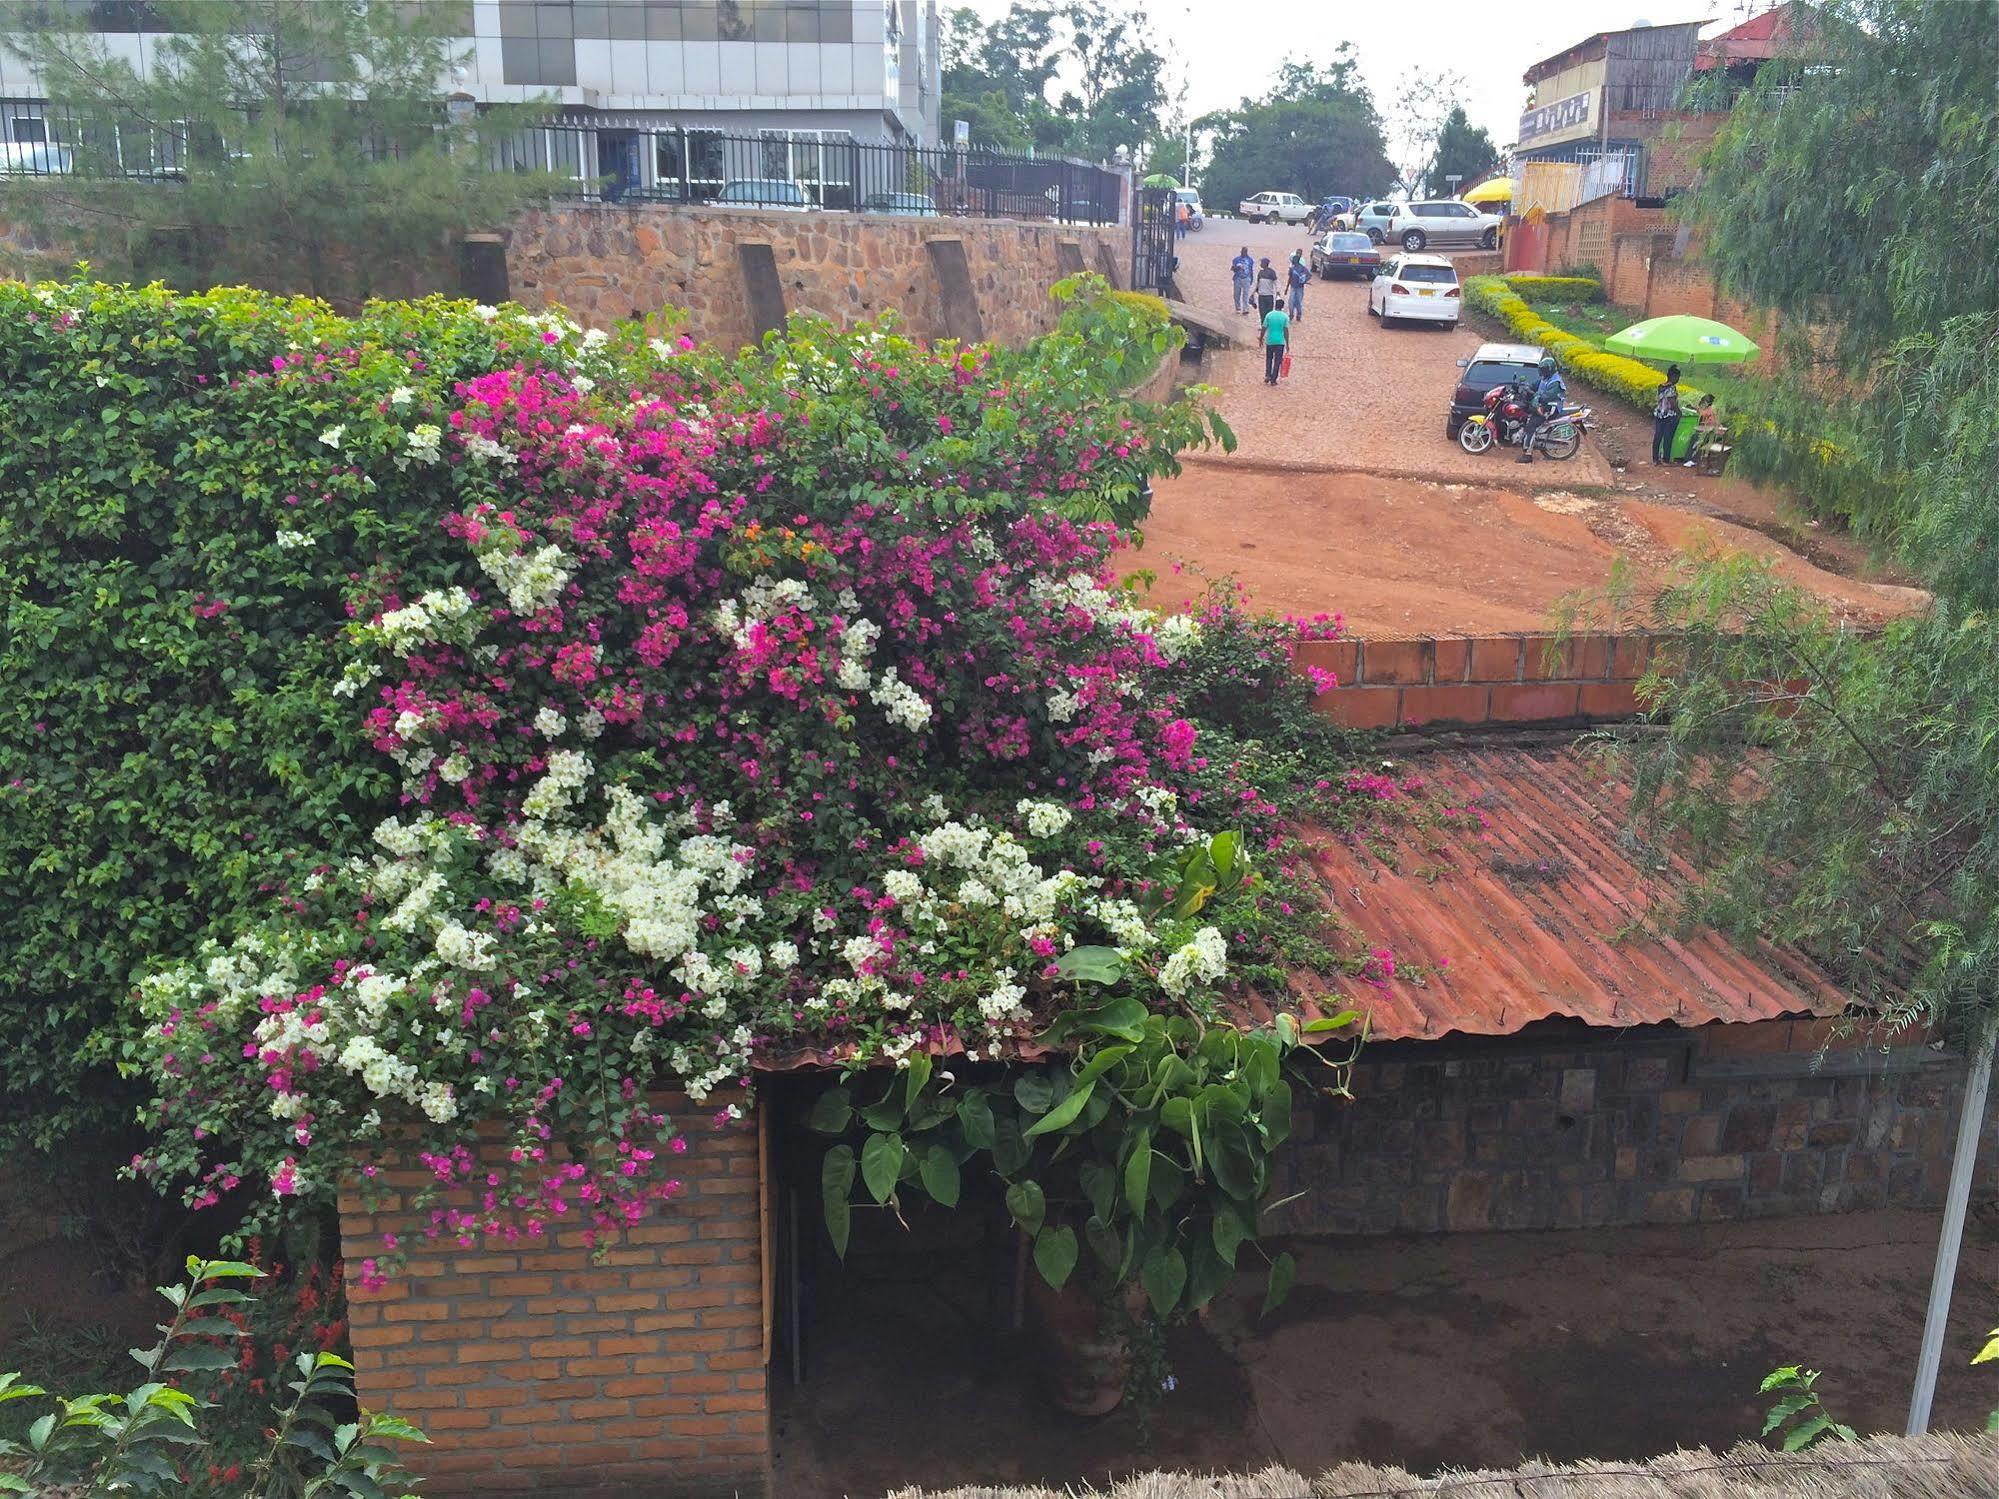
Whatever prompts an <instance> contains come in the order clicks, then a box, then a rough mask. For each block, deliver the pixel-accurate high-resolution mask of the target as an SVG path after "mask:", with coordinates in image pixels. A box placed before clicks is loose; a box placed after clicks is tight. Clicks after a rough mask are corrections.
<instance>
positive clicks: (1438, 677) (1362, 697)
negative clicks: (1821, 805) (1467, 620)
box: [1292, 632, 1661, 729]
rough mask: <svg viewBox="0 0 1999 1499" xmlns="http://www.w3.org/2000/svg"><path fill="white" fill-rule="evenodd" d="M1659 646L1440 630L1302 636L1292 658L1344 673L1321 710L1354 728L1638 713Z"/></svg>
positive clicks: (1616, 638) (1643, 638)
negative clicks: (1642, 682) (1383, 636)
mask: <svg viewBox="0 0 1999 1499" xmlns="http://www.w3.org/2000/svg"><path fill="white" fill-rule="evenodd" d="M1660 645H1661V640H1660V637H1658V636H1655V635H1649V634H1626V635H1576V636H1572V637H1571V638H1569V639H1568V640H1566V641H1564V640H1561V639H1559V638H1558V637H1557V636H1555V635H1552V634H1548V633H1535V632H1517V633H1512V634H1506V635H1438V636H1422V637H1419V638H1416V639H1411V640H1323V641H1301V642H1300V643H1299V644H1298V645H1297V646H1296V647H1294V649H1293V652H1292V659H1293V663H1294V665H1295V666H1296V667H1297V669H1298V670H1299V671H1301V672H1302V671H1304V670H1306V669H1307V668H1310V667H1318V668H1320V669H1321V670H1325V671H1330V672H1332V673H1333V675H1334V676H1335V678H1337V680H1338V682H1339V685H1338V686H1336V687H1332V688H1329V689H1328V690H1326V691H1324V692H1322V693H1320V694H1319V695H1318V696H1317V697H1316V698H1315V699H1314V702H1313V706H1314V707H1315V708H1316V709H1317V710H1318V711H1319V712H1321V713H1323V714H1325V715H1326V716H1327V717H1328V718H1330V719H1332V720H1333V721H1334V722H1335V723H1338V724H1341V725H1344V726H1345V727H1347V728H1352V729H1390V728H1415V727H1417V726H1419V725H1423V724H1439V723H1448V724H1467V725H1475V724H1526V723H1560V722H1581V721H1595V720H1603V719H1616V718H1630V717H1632V716H1633V715H1635V714H1636V713H1637V712H1638V695H1637V683H1638V679H1639V678H1640V677H1642V676H1643V675H1644V674H1645V669H1646V667H1647V665H1648V664H1649V663H1650V662H1651V661H1652V659H1653V657H1654V656H1655V655H1656V653H1657V652H1658V650H1659V648H1660Z"/></svg>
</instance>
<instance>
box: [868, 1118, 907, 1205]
mask: <svg viewBox="0 0 1999 1499" xmlns="http://www.w3.org/2000/svg"><path fill="white" fill-rule="evenodd" d="M905 1154H906V1151H905V1149H904V1147H903V1143H902V1136H901V1135H898V1134H886V1135H870V1136H868V1143H867V1144H865V1145H863V1146H862V1147H861V1180H862V1181H864V1182H866V1183H867V1188H868V1195H869V1196H871V1197H873V1198H874V1200H875V1201H876V1202H887V1201H888V1200H889V1198H890V1197H891V1196H892V1195H893V1194H894V1192H895V1184H896V1182H897V1181H898V1180H900V1179H901V1176H902V1162H903V1157H904V1155H905Z"/></svg>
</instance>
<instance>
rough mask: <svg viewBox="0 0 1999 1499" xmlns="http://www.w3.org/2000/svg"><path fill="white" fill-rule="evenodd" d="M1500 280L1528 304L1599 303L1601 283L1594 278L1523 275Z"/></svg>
mask: <svg viewBox="0 0 1999 1499" xmlns="http://www.w3.org/2000/svg"><path fill="white" fill-rule="evenodd" d="M1500 280H1502V281H1504V282H1505V283H1506V284H1507V285H1508V286H1510V287H1512V288H1513V289H1514V290H1515V291H1516V292H1518V293H1519V294H1520V295H1521V296H1522V297H1525V298H1526V299H1527V300H1528V301H1529V302H1601V301H1602V300H1603V283H1602V282H1601V281H1599V280H1597V279H1596V277H1594V276H1530V275H1527V274H1525V273H1524V272H1523V273H1520V274H1516V275H1512V276H1502V277H1500Z"/></svg>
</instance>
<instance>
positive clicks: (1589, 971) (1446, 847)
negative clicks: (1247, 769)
mask: <svg viewBox="0 0 1999 1499" xmlns="http://www.w3.org/2000/svg"><path fill="white" fill-rule="evenodd" d="M1407 765H1408V767H1409V769H1410V771H1411V772H1412V773H1418V774H1421V775H1422V776H1423V778H1424V779H1425V781H1426V783H1427V785H1426V792H1427V794H1428V795H1429V796H1430V797H1431V798H1432V799H1433V800H1435V799H1438V798H1441V799H1442V801H1443V804H1444V805H1452V804H1456V805H1463V806H1468V807H1471V808H1473V809H1475V810H1476V812H1477V813H1478V814H1479V816H1480V818H1481V819H1482V821H1483V826H1482V827H1478V828H1466V829H1461V830H1459V831H1456V832H1446V833H1444V834H1443V835H1441V836H1437V835H1425V834H1423V833H1422V832H1420V831H1418V830H1416V829H1415V828H1413V827H1412V828H1410V829H1408V830H1406V831H1402V832H1398V831H1396V830H1395V829H1394V828H1393V827H1390V828H1389V829H1388V830H1386V832H1385V833H1384V834H1381V835H1371V836H1370V838H1369V839H1368V840H1367V843H1366V844H1362V843H1358V842H1354V841H1350V840H1340V839H1334V838H1331V837H1326V838H1323V839H1320V840H1316V850H1315V853H1314V862H1315V864H1316V865H1317V867H1318V869H1319V872H1320V874H1321V875H1322V876H1323V877H1324V878H1325V881H1326V884H1327V887H1328V891H1329V899H1330V900H1331V902H1332V904H1333V906H1334V907H1335V908H1336V909H1337V910H1338V911H1339V912H1340V913H1341V914H1342V915H1343V916H1345V917H1346V918H1347V919H1348V921H1349V922H1350V924H1351V925H1352V927H1353V928H1354V929H1355V930H1356V931H1357V932H1358V933H1359V934H1360V936H1361V937H1362V939H1363V940H1365V941H1366V942H1367V943H1369V944H1370V945H1380V946H1383V947H1386V948H1388V949H1389V950H1390V952H1391V953H1393V955H1394V957H1395V960H1396V962H1397V964H1398V967H1399V968H1400V969H1403V970H1410V971H1409V972H1398V974H1397V976H1396V977H1394V978H1391V979H1388V980H1386V981H1385V982H1371V981H1367V980H1362V979H1347V980H1341V981H1340V982H1339V983H1338V985H1337V988H1338V990H1339V997H1340V999H1341V1000H1342V1001H1343V1007H1345V1006H1352V1007H1354V1008H1359V1009H1365V1010H1366V1011H1367V1012H1368V1013H1369V1015H1370V1017H1371V1030H1372V1034H1373V1035H1375V1036H1376V1037H1378V1038H1381V1039H1385V1040H1392V1039H1402V1038H1427V1037H1434V1036H1442V1035H1446V1034H1448V1033H1450V1032H1452V1031H1462V1032H1465V1033H1467V1034H1471V1035H1505V1034H1508V1033H1510V1032H1512V1031H1517V1030H1519V1029H1521V1028H1522V1027H1523V1026H1526V1025H1528V1024H1531V1023H1532V1022H1534V1021H1536V1020H1543V1019H1547V1018H1548V1017H1550V1016H1557V1015H1562V1016H1573V1017H1575V1018H1577V1019H1580V1020H1584V1021H1587V1022H1588V1023H1589V1024H1591V1025H1602V1026H1630V1025H1646V1024H1654V1023H1657V1022H1661V1021H1665V1022H1670V1023H1672V1024H1675V1025H1701V1024H1705V1023H1706V1022H1708V1021H1715V1020H1721V1021H1750V1020H1765V1019H1771V1018H1774V1017H1776V1016H1780V1015H1794V1014H1805V1013H1810V1014H1832V1013H1837V1012H1838V1011H1839V1010H1840V1009H1841V1008H1843V1007H1844V1005H1845V1003H1846V998H1845V996H1844V995H1843V994H1842V993H1841V991H1840V989H1839V988H1838V986H1837V985H1835V984H1834V983H1833V982H1832V981H1831V979H1829V978H1828V977H1827V976H1826V975H1825V974H1824V973H1823V972H1822V971H1821V970H1820V969H1819V968H1818V967H1816V966H1815V965H1814V964H1813V963H1812V962H1811V961H1810V960H1809V959H1807V958H1805V957H1804V956H1803V955H1802V954H1800V953H1797V952H1795V951H1792V950H1789V949H1784V948H1779V947H1773V946H1770V945H1767V944H1760V945H1758V946H1756V947H1754V948H1753V949H1748V950H1745V949H1743V948H1741V947H1738V946H1737V945H1736V944H1734V943H1733V942H1731V941H1730V940H1729V939H1728V938H1726V937H1724V936H1722V935H1721V934H1720V933H1718V932H1712V931H1703V932H1699V933H1692V934H1688V935H1685V936H1677V935H1674V934H1672V933H1671V932H1670V931H1660V930H1654V929H1652V928H1650V927H1648V926H1647V925H1646V918H1647V917H1648V916H1649V915H1652V914H1653V913H1655V912H1657V911H1659V910H1660V908H1661V906H1662V904H1663V903H1665V902H1666V901H1668V900H1669V899H1670V897H1671V896H1672V895H1673V894H1674V893H1676V892H1677V891H1678V890H1680V889H1682V888H1684V882H1685V880H1686V877H1687V875H1688V873H1689V871H1688V870H1687V869H1686V868H1685V866H1684V865H1682V864H1679V863H1677V861H1666V862H1665V863H1664V864H1652V865H1646V866H1641V864H1640V863H1639V860H1640V859H1641V858H1643V857H1645V856H1644V855H1642V854H1641V853H1640V852H1639V851H1638V850H1637V849H1636V848H1634V847H1632V846H1631V845H1630V843H1629V842H1628V840H1627V839H1626V838H1625V837H1624V836H1623V830H1624V827H1625V809H1626V808H1627V807H1628V805H1629V799H1630V788H1629V787H1628V786H1627V785H1624V784H1622V783H1621V782H1620V781H1618V780H1617V779H1616V778H1615V777H1614V776H1613V775H1610V774H1609V773H1608V772H1607V770H1606V767H1605V766H1604V765H1603V764H1602V762H1601V761H1600V759H1599V758H1598V757H1595V756H1586V755H1584V754H1582V753H1579V752H1577V751H1575V750H1571V749H1528V748H1518V747H1499V748H1490V749H1454V750H1450V751H1443V752H1437V753H1433V754H1429V755H1425V756H1422V757H1419V758H1417V759H1413V760H1410V761H1408V762H1407ZM1374 850H1379V852H1376V851H1374ZM1325 1003H1327V1001H1321V1005H1323V1004H1325ZM1258 1008H1261V1007H1260V1006H1259V1007H1258Z"/></svg>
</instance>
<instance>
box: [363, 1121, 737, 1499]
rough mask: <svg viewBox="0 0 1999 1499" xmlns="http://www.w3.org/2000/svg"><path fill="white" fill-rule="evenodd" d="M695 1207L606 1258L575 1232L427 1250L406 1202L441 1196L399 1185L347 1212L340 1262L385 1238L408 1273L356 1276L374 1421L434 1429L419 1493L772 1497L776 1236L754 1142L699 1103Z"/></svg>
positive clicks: (413, 1182)
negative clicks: (771, 1328) (370, 1281)
mask: <svg viewBox="0 0 1999 1499" xmlns="http://www.w3.org/2000/svg"><path fill="white" fill-rule="evenodd" d="M663 1103H664V1107H665V1108H666V1110H667V1112H669V1113H671V1114H672V1115H673V1116H674V1118H675V1120H676V1123H677V1124H678V1125H679V1126H680V1127H681V1128H682V1129H683V1130H684V1131H685V1133H686V1134H687V1136H688V1140H689V1146H690V1148H689V1150H688V1152H687V1154H686V1155H684V1156H682V1157H680V1158H679V1159H678V1162H677V1165H678V1166H679V1168H680V1169H679V1172H678V1174H679V1176H680V1178H681V1180H682V1181H683V1182H684V1183H685V1191H684V1193H683V1194H682V1195H681V1196H679V1197H676V1198H675V1199H674V1200H673V1201H672V1202H670V1203H668V1204H666V1205H665V1206H663V1207H662V1208H661V1209H660V1210H659V1211H658V1212H657V1214H656V1215H655V1216H654V1217H652V1218H651V1219H649V1220H648V1221H647V1222H645V1223H644V1224H641V1225H639V1226H638V1227H635V1228H632V1229H629V1230H627V1231H626V1233H625V1234H624V1236H623V1237H622V1238H621V1239H619V1240H618V1241H617V1242H615V1243H614V1244H613V1245H612V1246H611V1247H610V1248H609V1250H608V1251H607V1252H606V1253H605V1254H604V1255H603V1256H602V1259H601V1263H599V1262H597V1261H596V1260H595V1259H594V1258H593V1254H592V1251H591V1250H590V1249H588V1248H587V1247H585V1246H584V1244H583V1243H582V1233H581V1230H579V1229H564V1230H560V1231H557V1232H555V1233H552V1234H550V1235H549V1236H548V1238H547V1240H545V1241H543V1242H540V1243H537V1244H534V1245H514V1246H506V1245H494V1246H491V1247H488V1246H486V1245H478V1246H475V1247H473V1248H470V1249H466V1248H461V1247H460V1246H459V1245H458V1244H456V1243H455V1242H440V1241H426V1240H425V1239H424V1237H423V1234H424V1229H425V1228H426V1227H427V1226H428V1223H429V1216H428V1213H427V1212H418V1211H417V1210H415V1209H413V1208H412V1207H410V1205H409V1203H410V1199H411V1198H412V1197H413V1196H414V1195H415V1191H416V1189H417V1188H419V1187H421V1186H422V1185H423V1183H424V1182H425V1181H426V1179H427V1177H428V1173H427V1172H425V1171H424V1170H422V1169H421V1168H414V1169H394V1170H389V1171H386V1172H384V1173H383V1174H382V1175H381V1176H378V1177H377V1178H376V1184H377V1186H378V1187H379V1186H380V1185H381V1184H382V1183H384V1182H386V1187H387V1193H388V1200H387V1201H385V1202H383V1203H382V1204H381V1205H379V1206H378V1208H377V1209H376V1210H375V1211H373V1212H371V1211H369V1210H368V1209H367V1208H366V1207H365V1206H364V1205H363V1203H362V1200H361V1198H360V1196H359V1194H358V1192H356V1191H355V1190H353V1188H352V1187H351V1186H350V1187H349V1188H347V1189H344V1190H343V1191H342V1192H341V1195H340V1235H341V1241H342V1248H343V1252H344V1253H345V1254H346V1255H347V1257H348V1258H349V1260H350V1261H355V1262H358V1261H359V1260H361V1259H363V1258H366V1257H367V1256H369V1255H370V1254H373V1253H375V1252H377V1250H378V1249H379V1247H380V1245H381V1242H382V1235H383V1234H384V1233H394V1234H396V1235H397V1236H398V1238H399V1239H400V1240H401V1242H402V1246H403V1248H404V1249H405V1250H406V1251H408V1253H409V1256H410V1260H409V1264H408V1266H407V1268H406V1269H405V1270H404V1271H403V1272H402V1273H401V1274H399V1275H398V1276H396V1277H395V1278H394V1279H392V1280H391V1281H390V1282H389V1283H388V1285H387V1286H385V1287H384V1288H383V1289H381V1290H379V1291H366V1290H362V1289H361V1288H360V1287H358V1286H357V1285H355V1284H354V1280H355V1277H353V1276H350V1277H349V1284H348V1296H349V1302H350V1318H351V1325H352V1328H353V1342H354V1366H355V1383H356V1387H357V1389H358V1392H359V1395H360V1399H361V1402H362V1403H363V1404H364V1405H366V1406H368V1407H369V1408H370V1409H372V1410H392V1411H394V1412H395V1413H396V1414H397V1415H400V1416H404V1417H407V1418H408V1419H409V1420H411V1421H414V1422H415V1423H416V1424H417V1425H419V1426H421V1427H422V1428H423V1429H424V1431H425V1433H426V1434H427V1435H428V1436H429V1437H430V1439H431V1445H430V1446H428V1447H415V1448H412V1449H410V1452H411V1458H412V1461H411V1466H412V1467H413V1468H415V1469H416V1470H417V1471H419V1472H421V1473H422V1474H424V1475H425V1476H426V1477H428V1478H429V1480H430V1482H429V1484H428V1485H427V1487H426V1488H425V1490H424V1492H426V1493H432V1494H439V1495H446V1494H488V1493H497V1492H502V1491H506V1492H515V1491H525V1490H529V1489H532V1490H535V1491H537V1492H538V1493H541V1494H546V1495H563V1496H584V1495H597V1494H606V1495H608V1494H611V1493H620V1494H622V1493H644V1494H646V1495H648V1496H658V1499H695V1496H702V1499H706V1496H711V1495H731V1496H734V1495H742V1496H752V1495H763V1494H766V1493H767V1492H768V1491H769V1468H770V1421H769V1407H768V1404H767V1395H766V1388H765V1377H764V1376H765V1357H766V1352H765V1348H764V1318H763V1274H764V1265H763V1230H762V1220H761V1213H760V1199H759V1192H758V1185H759V1183H758V1150H757V1136H756V1129H755V1126H754V1123H752V1122H745V1123H742V1124H736V1125H731V1126H729V1127H728V1128H726V1129H724V1130H720V1131H718V1130H716V1129H715V1128H713V1126H712V1124H711V1122H710V1116H709V1115H708V1114H706V1113H704V1112H701V1111H698V1110H690V1108H689V1106H688V1104H687V1103H686V1101H685V1100H684V1099H680V1098H674V1099H669V1100H664V1101H663Z"/></svg>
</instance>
